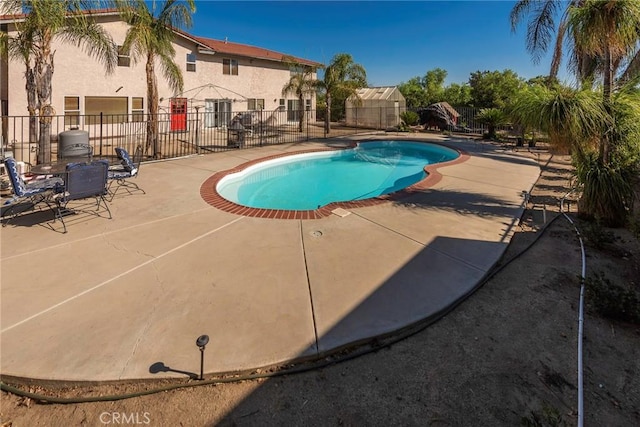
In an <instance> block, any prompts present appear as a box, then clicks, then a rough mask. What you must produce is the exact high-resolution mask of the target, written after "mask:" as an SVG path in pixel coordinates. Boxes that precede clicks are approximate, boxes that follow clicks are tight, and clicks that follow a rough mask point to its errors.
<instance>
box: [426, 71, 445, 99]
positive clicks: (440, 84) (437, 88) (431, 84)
mask: <svg viewBox="0 0 640 427" xmlns="http://www.w3.org/2000/svg"><path fill="white" fill-rule="evenodd" d="M446 78H447V72H446V71H445V70H443V69H442V68H434V69H433V70H429V71H427V73H426V74H425V75H424V77H423V79H422V86H423V87H424V89H425V91H426V98H427V105H431V104H435V103H436V102H440V101H442V100H443V98H444V80H445V79H446Z"/></svg>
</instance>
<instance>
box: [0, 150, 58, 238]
mask: <svg viewBox="0 0 640 427" xmlns="http://www.w3.org/2000/svg"><path fill="white" fill-rule="evenodd" d="M4 166H5V169H6V170H7V174H8V175H9V180H10V181H11V185H12V186H13V194H14V195H13V197H12V198H10V199H8V200H6V201H5V202H3V203H2V217H6V216H10V215H11V213H13V215H12V216H10V218H9V219H8V220H7V221H6V222H4V223H3V224H2V225H3V226H6V225H7V224H8V223H9V222H10V221H11V220H12V219H14V218H15V217H16V216H18V214H20V213H22V212H25V211H27V210H31V209H35V207H36V206H37V205H38V204H40V203H46V204H47V206H48V207H49V208H51V206H50V204H49V201H50V199H51V196H52V195H53V194H55V193H59V192H61V191H62V189H63V188H64V180H63V179H62V178H46V179H37V180H32V181H30V182H25V180H24V179H23V177H22V175H21V173H20V171H19V170H18V162H17V161H16V160H15V159H14V158H13V157H7V158H6V159H4Z"/></svg>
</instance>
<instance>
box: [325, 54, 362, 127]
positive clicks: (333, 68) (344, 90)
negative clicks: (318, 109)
mask: <svg viewBox="0 0 640 427" xmlns="http://www.w3.org/2000/svg"><path fill="white" fill-rule="evenodd" d="M318 86H319V87H320V88H321V89H323V90H324V92H325V95H326V103H327V113H326V116H325V119H324V131H325V132H326V133H327V134H329V133H330V132H331V105H332V103H333V102H334V101H337V102H340V103H341V104H342V105H344V102H345V100H346V99H347V98H349V97H351V96H357V90H358V89H359V88H362V87H366V86H367V72H366V71H365V69H364V67H363V66H362V65H360V64H356V63H355V62H354V61H353V58H352V56H351V55H349V54H348V53H338V54H337V55H335V56H334V57H333V59H331V62H330V63H329V65H328V66H327V67H326V68H325V70H324V78H323V79H322V81H321V82H319V83H318Z"/></svg>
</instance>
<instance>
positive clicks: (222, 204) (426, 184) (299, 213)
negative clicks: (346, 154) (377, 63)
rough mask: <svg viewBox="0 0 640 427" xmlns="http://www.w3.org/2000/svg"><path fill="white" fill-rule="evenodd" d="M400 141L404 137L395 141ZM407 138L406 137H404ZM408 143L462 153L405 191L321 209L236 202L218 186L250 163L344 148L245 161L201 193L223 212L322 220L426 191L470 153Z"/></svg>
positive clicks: (217, 176) (203, 187)
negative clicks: (342, 211)
mask: <svg viewBox="0 0 640 427" xmlns="http://www.w3.org/2000/svg"><path fill="white" fill-rule="evenodd" d="M394 141H400V140H394ZM403 141H404V140H403ZM406 141H408V142H426V143H429V144H434V145H442V146H443V147H447V148H449V149H452V150H455V151H456V152H458V153H459V156H458V157H457V158H455V159H454V160H451V161H448V162H443V163H435V164H432V165H427V166H425V167H424V171H425V172H426V173H427V176H426V177H425V178H424V179H422V180H421V181H418V182H416V183H415V184H412V185H410V186H409V187H406V188H404V189H402V190H399V191H396V192H394V193H390V194H385V195H382V196H377V197H372V198H370V199H364V200H354V201H351V202H333V203H329V204H327V205H324V206H321V207H319V208H318V209H312V210H288V209H262V208H251V207H248V206H243V205H239V204H237V203H233V202H231V201H229V200H227V199H225V198H224V197H222V196H221V195H220V194H219V193H218V191H217V190H216V186H217V185H218V182H220V180H221V179H222V178H224V177H225V176H227V175H229V174H233V173H236V172H240V171H242V170H244V169H246V168H248V167H249V166H253V165H255V164H257V163H262V162H264V161H267V160H273V159H278V158H282V157H288V156H293V155H296V154H306V153H317V152H322V151H338V150H341V149H339V148H338V149H336V148H317V149H310V150H301V151H295V152H292V153H281V154H275V155H272V156H267V157H262V158H259V159H255V160H251V161H248V162H245V163H242V164H240V165H238V166H236V167H234V168H231V169H227V170H224V171H220V172H216V173H215V174H213V175H212V176H210V177H209V178H207V179H206V180H205V181H204V182H203V183H202V185H201V186H200V196H201V197H202V199H203V200H204V201H205V202H207V203H208V204H210V205H211V206H213V207H214V208H217V209H220V210H221V211H224V212H228V213H232V214H236V215H242V216H249V217H256V218H269V219H320V218H325V217H328V216H330V215H331V214H332V212H333V210H334V209H337V208H343V209H353V208H362V207H367V206H374V205H378V204H381V203H386V202H390V201H396V200H400V199H402V198H404V197H407V196H408V195H410V194H412V193H415V192H418V191H421V190H426V189H427V188H430V187H432V186H434V185H435V184H437V183H438V182H439V181H440V180H441V179H442V174H440V173H439V172H438V169H439V168H441V167H444V166H452V165H455V164H459V163H463V162H465V161H467V160H468V159H469V154H468V153H467V152H465V151H464V150H460V149H458V148H455V147H452V146H450V145H447V144H442V143H436V142H431V141H416V140H406ZM367 142H376V140H369V141H359V142H358V143H359V144H366V143H367ZM356 146H357V144H356V143H355V142H354V143H352V144H351V145H350V146H349V147H345V148H343V149H350V148H354V147H356Z"/></svg>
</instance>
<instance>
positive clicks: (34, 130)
mask: <svg viewBox="0 0 640 427" xmlns="http://www.w3.org/2000/svg"><path fill="white" fill-rule="evenodd" d="M24 76H25V80H26V85H25V88H26V89H27V111H28V112H29V142H30V143H31V142H34V143H35V142H37V141H38V120H37V116H38V109H39V108H40V106H39V105H38V94H37V92H36V77H35V75H34V72H33V68H31V67H30V66H29V65H27V70H26V71H25V73H24Z"/></svg>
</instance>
